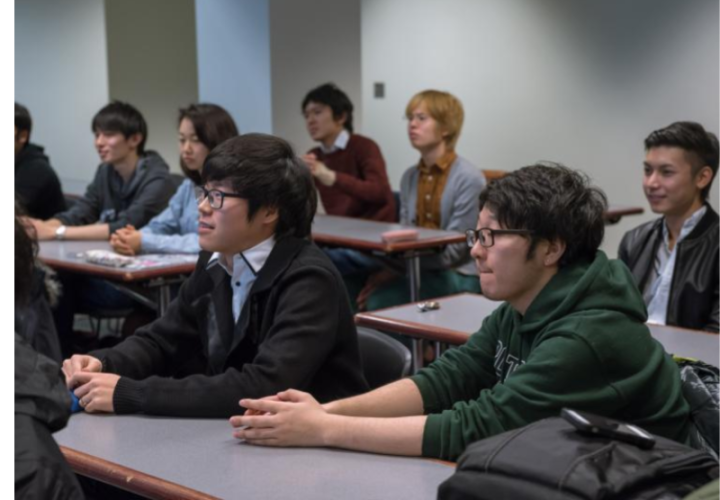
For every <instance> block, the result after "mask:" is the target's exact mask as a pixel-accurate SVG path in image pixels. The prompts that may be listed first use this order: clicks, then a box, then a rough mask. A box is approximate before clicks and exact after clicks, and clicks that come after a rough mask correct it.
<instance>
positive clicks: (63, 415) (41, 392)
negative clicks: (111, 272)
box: [14, 215, 83, 499]
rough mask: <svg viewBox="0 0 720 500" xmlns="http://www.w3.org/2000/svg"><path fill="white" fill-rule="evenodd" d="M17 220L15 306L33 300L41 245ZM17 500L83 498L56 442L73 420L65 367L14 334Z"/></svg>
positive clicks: (23, 305)
mask: <svg viewBox="0 0 720 500" xmlns="http://www.w3.org/2000/svg"><path fill="white" fill-rule="evenodd" d="M26 229H27V228H26V227H25V225H24V224H23V222H22V221H21V220H20V219H19V218H18V217H17V215H16V216H15V307H16V308H18V307H20V308H23V307H25V306H27V304H28V301H29V300H30V299H31V294H32V287H33V280H32V279H31V277H32V276H33V274H34V272H35V269H34V268H35V264H34V262H35V253H36V246H35V242H34V241H33V239H32V238H31V237H30V236H29V235H28V234H27V231H26ZM14 359H15V498H17V499H25V498H27V499H36V498H52V499H81V498H83V493H82V490H81V489H80V485H79V484H78V482H77V479H76V478H75V475H74V474H73V473H72V471H71V470H70V467H69V466H68V464H67V463H66V462H65V459H64V458H63V456H62V453H61V452H60V448H58V446H57V443H55V441H54V440H53V438H52V433H53V432H55V431H58V430H60V429H62V428H63V427H65V425H66V424H67V421H68V418H69V417H70V394H69V393H68V390H67V387H65V383H64V381H63V378H62V373H61V371H60V367H59V366H58V365H57V364H56V363H55V362H53V361H52V360H50V359H49V358H47V357H45V356H43V355H42V354H39V353H38V352H36V351H35V350H34V349H33V348H32V347H31V346H30V345H29V344H28V343H27V341H26V340H25V339H24V338H23V337H22V336H20V335H18V334H17V333H16V334H15V358H14Z"/></svg>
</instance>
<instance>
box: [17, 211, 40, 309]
mask: <svg viewBox="0 0 720 500" xmlns="http://www.w3.org/2000/svg"><path fill="white" fill-rule="evenodd" d="M23 215H25V214H24V213H23V210H22V208H21V207H20V204H19V203H18V202H17V201H15V305H20V306H24V305H26V304H27V303H28V301H29V300H30V292H31V289H32V283H33V274H34V272H35V255H36V254H37V243H36V241H35V239H34V238H32V237H31V236H30V235H29V234H28V230H32V226H31V225H30V226H27V227H26V226H25V224H24V223H23V222H22V219H21V217H22V216H23Z"/></svg>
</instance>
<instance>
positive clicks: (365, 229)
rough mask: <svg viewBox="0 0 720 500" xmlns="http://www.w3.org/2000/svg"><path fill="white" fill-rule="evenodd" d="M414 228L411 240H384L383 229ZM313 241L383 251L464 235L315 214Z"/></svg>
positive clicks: (438, 244)
mask: <svg viewBox="0 0 720 500" xmlns="http://www.w3.org/2000/svg"><path fill="white" fill-rule="evenodd" d="M398 229H415V230H417V231H418V233H419V235H418V236H419V237H418V239H417V240H414V241H399V242H395V243H384V242H383V241H382V238H381V235H382V233H384V232H385V231H396V230H398ZM312 236H313V240H315V242H317V243H321V244H327V245H334V246H343V247H347V248H354V249H357V250H377V251H381V252H385V253H394V252H403V251H407V250H420V249H426V248H437V247H441V246H444V245H448V244H450V243H459V242H461V241H465V234H463V233H460V232H457V231H442V230H436V229H423V228H418V227H415V226H403V225H401V224H393V223H390V222H376V221H370V220H363V219H353V218H350V217H338V216H335V215H316V216H315V220H314V222H313V226H312Z"/></svg>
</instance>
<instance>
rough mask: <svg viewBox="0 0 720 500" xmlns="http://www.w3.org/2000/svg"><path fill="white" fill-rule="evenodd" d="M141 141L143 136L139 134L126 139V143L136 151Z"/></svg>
mask: <svg viewBox="0 0 720 500" xmlns="http://www.w3.org/2000/svg"><path fill="white" fill-rule="evenodd" d="M142 140H143V135H142V134H141V133H139V132H138V133H136V134H133V135H131V136H130V137H128V138H127V142H128V144H129V145H130V147H131V148H134V149H137V148H138V146H139V145H140V143H141V142H142Z"/></svg>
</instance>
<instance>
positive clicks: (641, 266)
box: [618, 122, 720, 333]
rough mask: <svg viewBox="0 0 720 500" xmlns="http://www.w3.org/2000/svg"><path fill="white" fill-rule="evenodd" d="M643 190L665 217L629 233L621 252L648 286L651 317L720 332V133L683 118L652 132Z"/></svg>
mask: <svg viewBox="0 0 720 500" xmlns="http://www.w3.org/2000/svg"><path fill="white" fill-rule="evenodd" d="M643 165H644V172H645V174H644V177H643V190H644V191H645V196H646V197H647V199H648V202H650V208H651V209H652V211H653V212H655V213H656V214H661V215H662V217H660V218H659V219H656V220H654V221H650V222H647V223H645V224H642V225H641V226H639V227H636V228H635V229H633V230H632V231H628V232H627V233H625V236H624V237H623V239H622V242H621V243H620V249H619V251H618V257H619V258H620V259H621V260H622V261H623V262H625V264H627V265H628V267H629V268H630V270H631V271H632V274H633V277H634V278H635V282H636V283H637V285H638V287H640V290H641V291H642V293H643V298H644V299H645V303H646V304H647V308H648V321H649V322H651V323H658V324H661V325H666V324H667V325H674V326H681V327H685V328H694V329H697V330H707V331H711V332H715V333H718V330H720V324H719V322H718V312H719V309H720V305H719V302H720V290H719V286H720V269H719V268H718V255H719V254H720V219H718V214H717V213H716V212H715V211H714V210H713V209H712V207H711V206H710V204H709V203H708V202H707V197H708V193H709V191H710V186H711V185H712V182H713V179H715V176H716V175H717V171H718V139H717V136H715V134H713V133H712V132H707V131H706V130H705V129H704V128H703V126H702V125H700V124H699V123H695V122H675V123H673V124H671V125H668V126H667V127H665V128H662V129H659V130H656V131H654V132H652V133H651V134H650V135H649V136H648V137H647V138H646V139H645V162H644V164H643Z"/></svg>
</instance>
